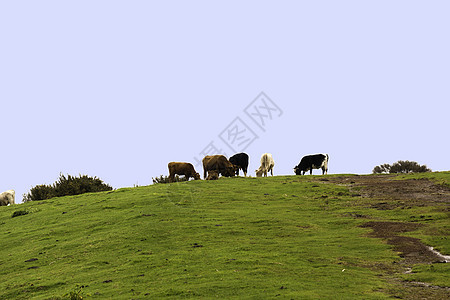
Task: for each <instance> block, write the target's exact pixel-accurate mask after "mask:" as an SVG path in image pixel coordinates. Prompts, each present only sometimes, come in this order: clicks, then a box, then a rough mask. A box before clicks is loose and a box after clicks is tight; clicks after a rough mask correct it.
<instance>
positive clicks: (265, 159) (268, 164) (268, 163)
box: [255, 153, 275, 177]
mask: <svg viewBox="0 0 450 300" xmlns="http://www.w3.org/2000/svg"><path fill="white" fill-rule="evenodd" d="M274 166H275V162H274V161H273V158H272V154H270V153H264V154H263V155H262V156H261V166H260V167H259V168H258V170H255V172H256V177H262V175H263V174H264V177H267V172H269V171H270V173H271V174H272V176H273V167H274Z"/></svg>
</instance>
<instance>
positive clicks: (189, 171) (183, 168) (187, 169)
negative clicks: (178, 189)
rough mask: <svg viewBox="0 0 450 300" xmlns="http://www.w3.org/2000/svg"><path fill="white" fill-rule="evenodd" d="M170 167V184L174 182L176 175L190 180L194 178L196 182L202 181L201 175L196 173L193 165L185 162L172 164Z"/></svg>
mask: <svg viewBox="0 0 450 300" xmlns="http://www.w3.org/2000/svg"><path fill="white" fill-rule="evenodd" d="M168 167H169V182H173V181H174V178H175V174H176V175H184V176H186V178H187V179H188V180H189V178H190V177H193V178H194V179H195V180H197V179H200V174H198V173H197V172H195V169H194V166H193V165H192V164H191V163H185V162H170V163H169V164H168Z"/></svg>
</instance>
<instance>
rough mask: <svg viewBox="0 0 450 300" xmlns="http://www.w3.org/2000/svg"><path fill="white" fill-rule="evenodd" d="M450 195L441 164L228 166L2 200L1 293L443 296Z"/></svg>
mask: <svg viewBox="0 0 450 300" xmlns="http://www.w3.org/2000/svg"><path fill="white" fill-rule="evenodd" d="M449 203H450V172H441V173H426V174H422V175H405V176H393V175H377V176H374V175H368V176H358V175H329V176H275V177H272V178H221V179H220V180H218V181H190V182H183V183H173V184H157V185H152V186H146V187H137V188H123V189H119V190H115V191H110V192H103V193H96V194H85V195H80V196H72V197H63V198H54V199H50V200H46V201H40V202H29V203H25V204H21V205H14V206H9V207H0V229H1V230H0V238H1V241H2V255H1V256H0V299H27V298H33V299H64V298H67V297H68V296H69V295H70V294H72V296H75V295H76V294H78V295H81V296H83V298H87V299H90V298H92V299H96V298H98V299H155V298H163V297H167V298H182V297H184V298H186V297H188V298H189V297H199V298H203V299H204V298H206V299H207V298H219V299H272V298H277V299H278V298H280V299H308V298H314V299H317V298H328V299H384V298H386V299H389V298H394V297H400V298H408V299H426V298H429V299H448V298H450V288H449V282H450V275H449V273H450V272H449V270H450V264H446V263H439V262H440V261H443V260H444V258H443V257H441V256H439V255H437V254H436V253H433V252H432V251H430V250H429V249H428V248H427V247H426V245H429V246H433V247H434V248H435V249H437V250H438V251H440V252H441V253H444V254H447V255H449V254H450V241H449V232H450V223H449ZM17 211H20V212H22V213H23V215H20V213H17ZM14 212H16V213H15V214H16V215H18V216H16V217H14V218H13V217H12V215H13V213H14ZM25 213H26V214H25Z"/></svg>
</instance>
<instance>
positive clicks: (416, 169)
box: [372, 160, 431, 174]
mask: <svg viewBox="0 0 450 300" xmlns="http://www.w3.org/2000/svg"><path fill="white" fill-rule="evenodd" d="M424 172H431V169H428V167H427V166H426V165H420V164H418V163H417V162H415V161H409V160H399V161H398V162H396V163H393V164H392V165H390V164H382V165H379V166H376V167H375V168H373V170H372V173H373V174H382V173H390V174H392V173H424Z"/></svg>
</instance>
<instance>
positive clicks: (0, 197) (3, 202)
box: [0, 190, 16, 206]
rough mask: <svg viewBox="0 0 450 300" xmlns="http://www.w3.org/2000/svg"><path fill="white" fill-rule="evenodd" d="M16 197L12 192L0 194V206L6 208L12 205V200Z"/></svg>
mask: <svg viewBox="0 0 450 300" xmlns="http://www.w3.org/2000/svg"><path fill="white" fill-rule="evenodd" d="M15 197H16V192H15V191H14V190H9V191H6V192H3V193H1V194H0V206H7V205H8V204H11V205H13V204H14V198H15Z"/></svg>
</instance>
